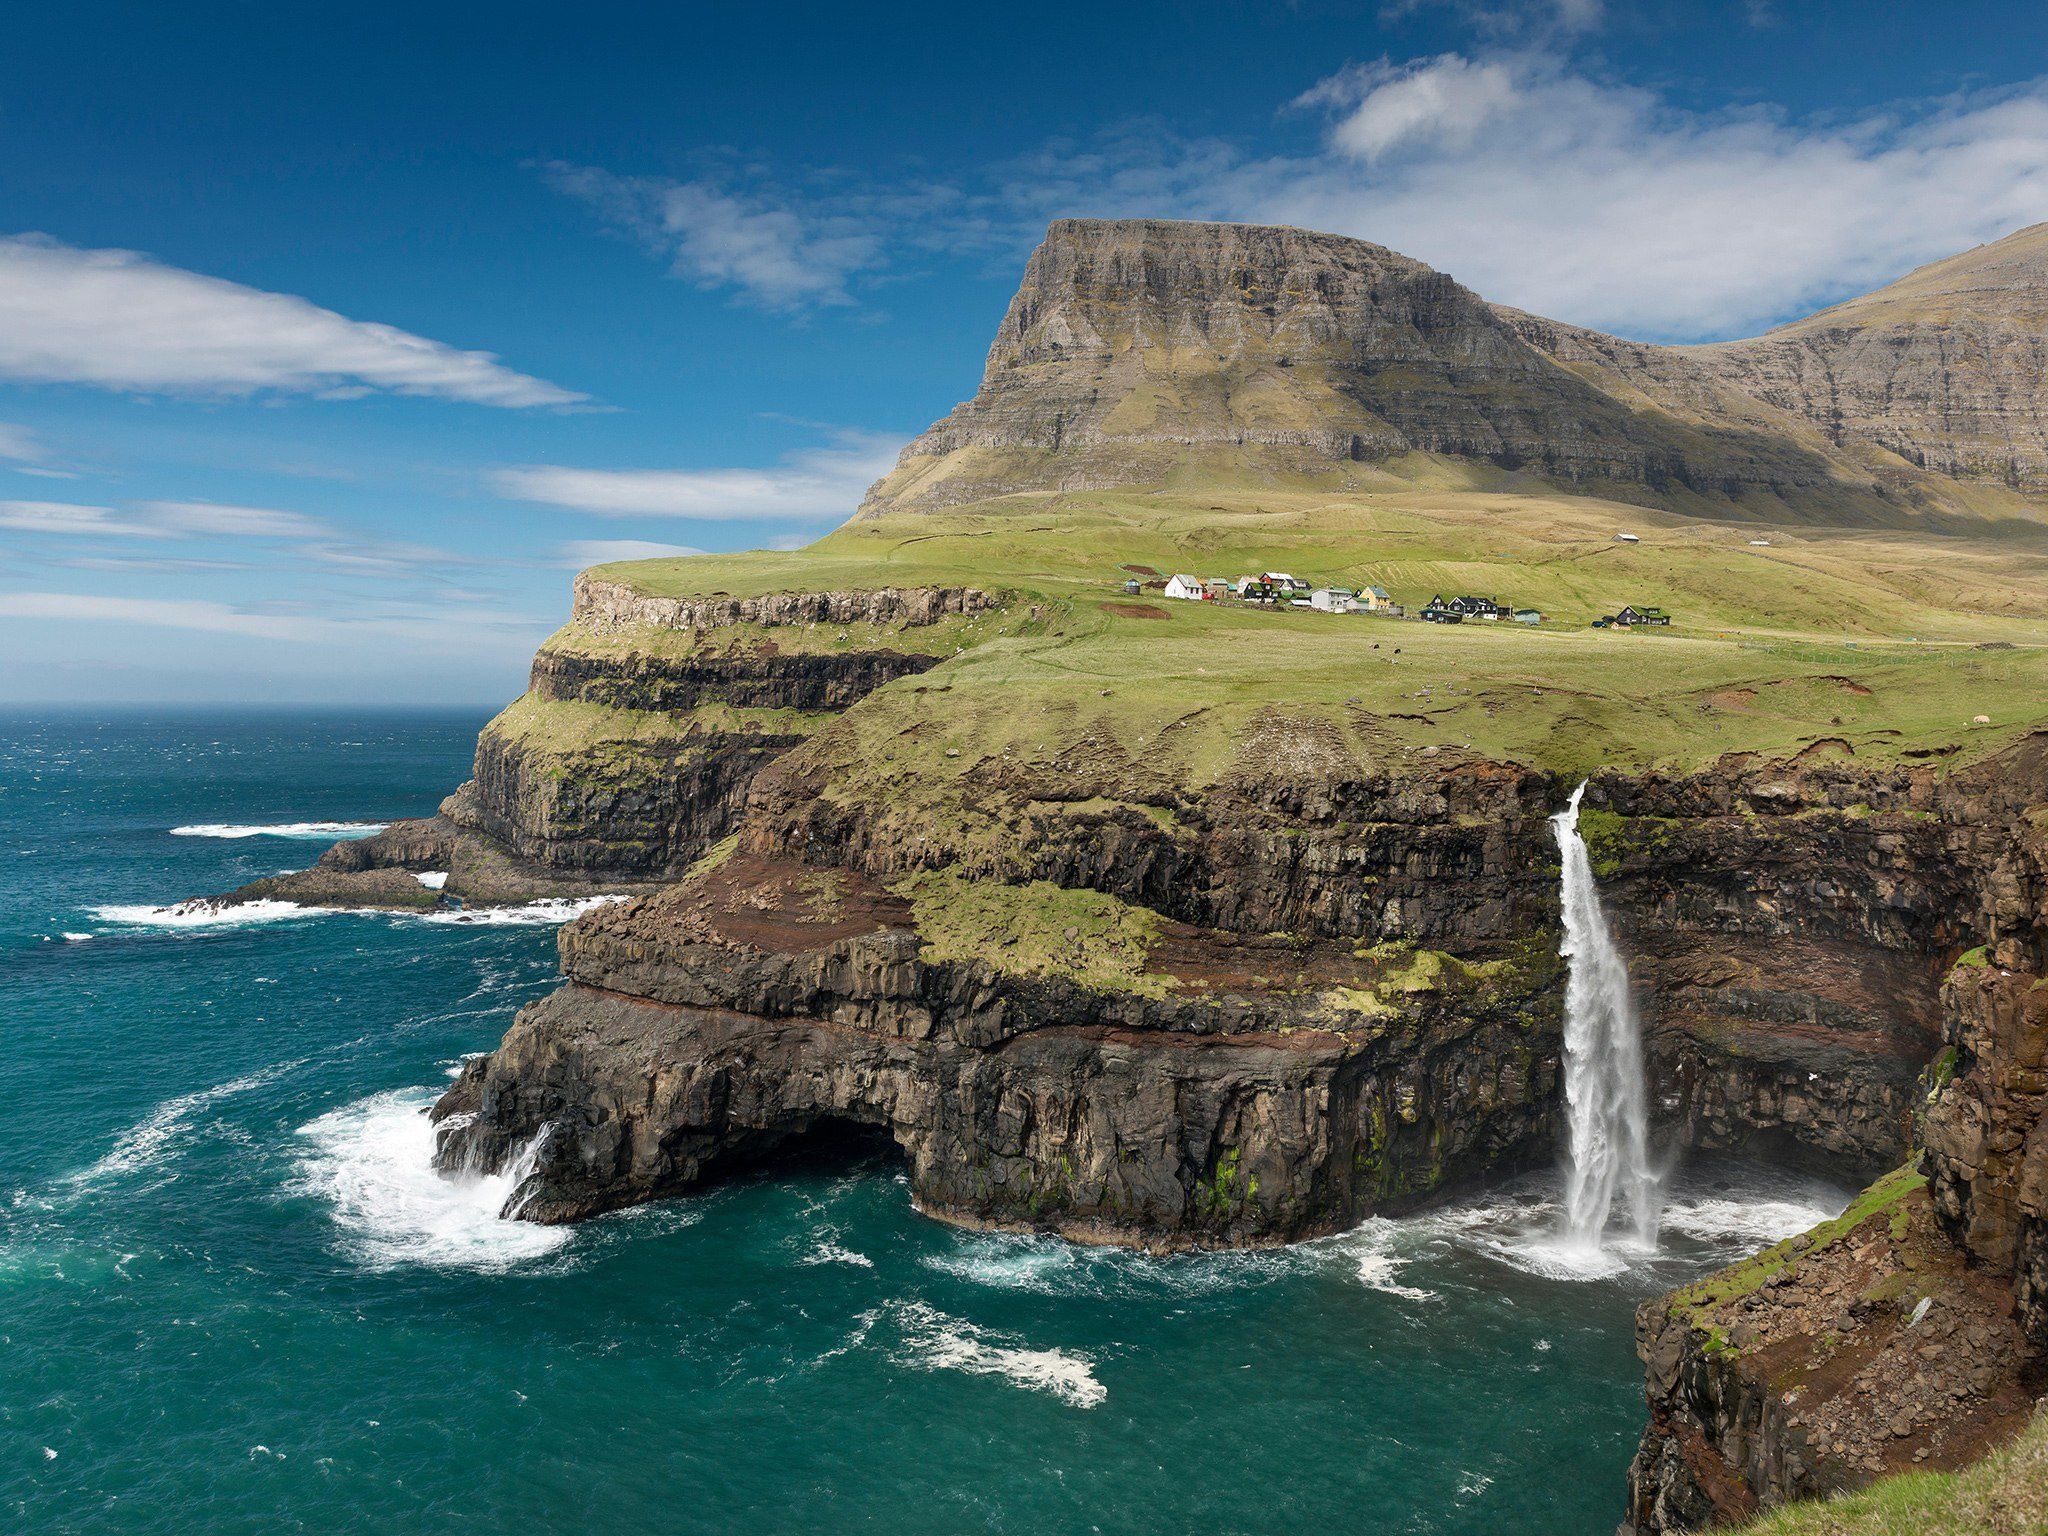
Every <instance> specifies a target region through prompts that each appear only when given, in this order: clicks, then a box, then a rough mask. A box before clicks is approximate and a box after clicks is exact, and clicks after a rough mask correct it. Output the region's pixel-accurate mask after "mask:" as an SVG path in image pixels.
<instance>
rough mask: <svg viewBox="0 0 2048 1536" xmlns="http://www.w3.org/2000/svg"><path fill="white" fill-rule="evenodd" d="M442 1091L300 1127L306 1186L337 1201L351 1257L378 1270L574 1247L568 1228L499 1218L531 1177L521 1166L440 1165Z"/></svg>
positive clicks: (464, 1264) (383, 1101)
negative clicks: (434, 1116)
mask: <svg viewBox="0 0 2048 1536" xmlns="http://www.w3.org/2000/svg"><path fill="white" fill-rule="evenodd" d="M434 1098H435V1094H434V1091H433V1090H432V1089H423V1088H400V1089H395V1090H393V1091H391V1092H388V1093H379V1094H373V1095H371V1096H370V1097H369V1098H367V1099H362V1100H359V1101H358V1102H356V1103H354V1104H347V1105H344V1106H343V1107H341V1108H340V1109H336V1110H331V1111H329V1112H328V1113H327V1114H324V1115H322V1116H320V1117H319V1118H318V1119H317V1120H313V1121H310V1122H309V1123H307V1124H306V1125H303V1126H301V1127H300V1128H299V1135H300V1137H301V1138H303V1140H304V1142H305V1144H306V1146H305V1152H304V1155H303V1156H302V1158H301V1159H300V1169H299V1171H300V1183H299V1189H300V1191H301V1192H302V1193H305V1194H310V1195H312V1196H314V1197H316V1198H318V1199H320V1200H323V1201H325V1202H326V1203H327V1205H328V1208H329V1214H330V1215H331V1216H332V1217H333V1219H334V1224H335V1226H336V1227H338V1228H339V1229H340V1231H341V1234H342V1240H343V1243H342V1245H343V1248H344V1250H345V1251H346V1252H347V1253H348V1254H349V1256H350V1257H351V1258H353V1259H355V1260H356V1261H357V1262H358V1263H360V1264H362V1265H364V1266H365V1267H367V1268H371V1269H396V1268H399V1267H401V1266H403V1265H408V1264H420V1265H426V1266H428V1267H430V1268H440V1269H473V1270H504V1269H512V1268H515V1267H517V1266H519V1265H522V1264H528V1263H531V1262H533V1261H534V1260H536V1259H542V1258H545V1257H547V1256H548V1255H549V1254H552V1253H555V1252H556V1251H558V1250H559V1249H561V1248H563V1247H565V1246H567V1245H568V1244H569V1243H570V1242H571V1241H572V1240H573V1234H572V1233H571V1232H570V1230H569V1229H568V1228H567V1227H543V1226H537V1225H535V1224H534V1223H532V1222H527V1221H513V1220H510V1219H508V1218H506V1217H503V1216H501V1215H499V1212H500V1211H502V1210H503V1209H504V1208H505V1204H506V1202H507V1201H508V1200H510V1199H511V1198H512V1196H513V1193H514V1191H515V1190H516V1189H517V1188H518V1186H519V1183H520V1180H521V1178H522V1173H521V1171H520V1168H519V1167H518V1166H517V1165H516V1164H515V1166H514V1168H512V1169H510V1170H508V1171H507V1172H504V1173H495V1174H478V1173H470V1174H449V1175H444V1174H442V1173H441V1172H440V1171H439V1170H437V1169H436V1168H435V1167H434V1126H433V1122H431V1121H430V1120H428V1118H427V1113H426V1112H427V1110H428V1108H429V1107H430V1106H431V1105H432V1104H433V1102H434Z"/></svg>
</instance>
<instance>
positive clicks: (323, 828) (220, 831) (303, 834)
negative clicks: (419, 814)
mask: <svg viewBox="0 0 2048 1536" xmlns="http://www.w3.org/2000/svg"><path fill="white" fill-rule="evenodd" d="M390 825H391V823H390V822H388V821H280V822H275V823H271V824H269V825H261V826H242V825H239V824H237V823H234V822H201V823H199V824H198V825H196V826H190V827H173V828H171V836H173V837H234V838H241V837H289V838H296V839H299V840H301V841H305V842H326V841H328V840H330V839H337V838H355V837H374V836H376V835H377V834H378V833H379V832H382V831H383V830H384V829H385V828H386V827H388V826H390Z"/></svg>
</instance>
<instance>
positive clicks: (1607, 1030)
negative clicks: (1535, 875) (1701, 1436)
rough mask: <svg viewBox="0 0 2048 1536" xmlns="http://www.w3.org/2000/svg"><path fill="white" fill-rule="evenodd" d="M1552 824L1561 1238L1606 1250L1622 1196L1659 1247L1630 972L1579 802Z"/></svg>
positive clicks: (1640, 1237) (1639, 1229)
mask: <svg viewBox="0 0 2048 1536" xmlns="http://www.w3.org/2000/svg"><path fill="white" fill-rule="evenodd" d="M1585 793H1586V786H1585V785H1584V784H1581V785H1580V786H1579V787H1578V788H1577V789H1575V790H1573V791H1572V798H1571V803H1570V804H1569V805H1567V806H1566V807H1565V808H1564V809H1563V810H1562V811H1560V812H1558V813H1557V814H1556V815H1555V816H1553V817H1551V818H1550V826H1551V830H1552V831H1553V832H1555V833H1556V834H1557V847H1558V852H1559V853H1561V854H1562V855H1563V859H1564V880H1563V898H1564V942H1563V943H1562V944H1561V945H1559V947H1558V953H1559V954H1560V955H1562V956H1563V957H1564V959H1565V963H1566V966H1567V968H1568V976H1567V979H1566V983H1565V993H1564V1093H1565V1110H1566V1115H1567V1118H1568V1120H1569V1122H1570V1129H1571V1147H1570V1153H1569V1163H1568V1166H1567V1168H1566V1173H1567V1175H1568V1180H1567V1183H1568V1187H1567V1192H1566V1202H1565V1226H1564V1236H1565V1239H1566V1241H1567V1242H1568V1243H1570V1244H1571V1245H1572V1246H1574V1247H1584V1248H1594V1249H1597V1248H1598V1247H1599V1246H1600V1242H1601V1237H1602V1235H1603V1234H1604V1233H1605V1232H1606V1230H1607V1218H1608V1215H1609V1213H1610V1211H1611V1210H1612V1209H1613V1207H1614V1202H1615V1198H1616V1196H1619V1197H1620V1198H1621V1200H1622V1202H1623V1203H1624V1204H1625V1205H1626V1206H1627V1208H1628V1214H1629V1218H1630V1220H1631V1221H1632V1223H1633V1224H1634V1227H1635V1236H1636V1239H1637V1241H1638V1242H1639V1243H1641V1244H1642V1245H1644V1246H1645V1247H1652V1248H1653V1247H1655V1246H1656V1243H1657V1220H1658V1215H1659V1209H1658V1207H1659V1195H1660V1190H1659V1187H1658V1186H1659V1180H1658V1177H1657V1175H1656V1173H1655V1172H1654V1171H1653V1170H1652V1169H1651V1167H1650V1154H1649V1094H1648V1090H1647V1088H1646V1087H1645V1085H1644V1079H1643V1038H1642V1027H1641V1025H1640V1024H1639V1023H1638V1021H1637V1019H1636V1009H1635V1001H1634V999H1633V998H1631V997H1630V995H1629V986H1628V964H1627V962H1626V961H1624V960H1623V959H1622V956H1621V951H1620V949H1618V948H1617V947H1616V946H1615V942H1614V936H1613V934H1612V933H1610V932H1609V931H1608V928H1607V918H1606V915H1605V914H1604V913H1603V912H1602V911H1601V910H1600V892H1599V890H1598V889H1597V888H1596V887H1595V886H1594V884H1593V861H1592V859H1591V857H1590V856H1589V855H1588V854H1587V852H1586V840H1585V839H1584V838H1583V837H1581V836H1580V835H1579V801H1580V800H1581V799H1583V798H1584V797H1585Z"/></svg>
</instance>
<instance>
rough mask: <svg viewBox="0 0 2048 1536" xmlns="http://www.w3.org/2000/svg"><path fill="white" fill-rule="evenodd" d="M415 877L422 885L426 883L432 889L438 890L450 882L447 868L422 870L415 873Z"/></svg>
mask: <svg viewBox="0 0 2048 1536" xmlns="http://www.w3.org/2000/svg"><path fill="white" fill-rule="evenodd" d="M413 879H415V880H417V881H419V883H420V884H421V885H424V886H425V887H426V888H427V889H428V890H430V891H438V890H440V889H441V887H442V886H444V885H446V884H447V883H448V871H447V870H445V869H427V870H421V871H418V872H417V873H415V874H414V875H413Z"/></svg>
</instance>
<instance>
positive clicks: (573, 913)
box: [405, 896, 626, 927]
mask: <svg viewBox="0 0 2048 1536" xmlns="http://www.w3.org/2000/svg"><path fill="white" fill-rule="evenodd" d="M625 899H626V898H625V897H623V896H574V897H570V896H550V897H546V898H545V899H543V900H540V901H529V902H526V903H524V904H523V905H520V906H516V907H450V908H448V909H446V910H445V911H439V912H419V913H408V914H405V915H407V916H411V917H416V918H417V919H418V920H419V921H420V922H423V923H453V924H475V925H481V926H486V927H499V926H505V925H516V924H521V923H566V922H568V921H569V919H571V918H572V917H580V916H582V915H583V914H584V913H585V912H588V911H590V910H591V909H592V908H594V907H603V906H609V905H610V904H611V903H613V902H615V901H624V900H625Z"/></svg>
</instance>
